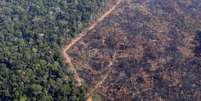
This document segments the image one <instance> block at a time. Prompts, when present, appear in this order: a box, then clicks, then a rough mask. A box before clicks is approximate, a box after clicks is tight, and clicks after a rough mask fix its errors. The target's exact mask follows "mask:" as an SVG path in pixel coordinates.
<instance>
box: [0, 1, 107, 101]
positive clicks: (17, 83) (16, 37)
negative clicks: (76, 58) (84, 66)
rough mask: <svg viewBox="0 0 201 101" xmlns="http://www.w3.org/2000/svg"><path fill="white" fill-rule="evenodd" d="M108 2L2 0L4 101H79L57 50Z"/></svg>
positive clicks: (0, 79) (0, 83) (0, 96)
mask: <svg viewBox="0 0 201 101" xmlns="http://www.w3.org/2000/svg"><path fill="white" fill-rule="evenodd" d="M103 5H104V0H1V1H0V100H1V101H2V100H5V101H9V100H12V101H19V100H20V101H27V100H28V101H29V100H31V101H52V100H58V101H74V100H76V101H80V100H83V98H84V93H85V91H84V90H83V89H81V88H76V87H75V86H74V85H73V81H72V79H70V77H69V75H68V71H66V69H65V65H64V63H63V61H62V58H61V56H60V53H59V50H60V48H61V47H62V45H64V43H65V41H66V39H70V38H71V37H73V36H74V35H75V34H76V33H78V32H80V31H81V30H82V29H83V28H84V26H86V23H87V22H88V21H89V20H90V19H92V18H93V17H94V16H95V13H97V11H98V10H99V8H100V7H101V6H103Z"/></svg>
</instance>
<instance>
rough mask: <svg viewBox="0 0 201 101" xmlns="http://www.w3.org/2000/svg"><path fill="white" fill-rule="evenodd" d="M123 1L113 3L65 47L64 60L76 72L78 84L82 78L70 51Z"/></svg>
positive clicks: (79, 84)
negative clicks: (69, 53) (72, 60)
mask: <svg viewBox="0 0 201 101" xmlns="http://www.w3.org/2000/svg"><path fill="white" fill-rule="evenodd" d="M121 1H122V0H118V1H117V2H116V4H115V5H113V6H112V7H111V8H110V9H109V10H108V11H106V12H105V13H104V14H103V15H101V16H100V18H98V19H97V20H96V21H95V22H94V23H92V24H91V25H90V26H89V27H87V28H86V30H84V31H83V32H81V33H80V34H78V36H77V37H75V38H74V39H72V40H71V42H70V43H69V44H67V45H66V46H65V47H64V48H63V50H62V53H63V57H64V61H65V63H66V64H68V65H69V68H70V69H71V70H72V71H73V72H74V79H75V80H76V81H77V84H78V86H81V84H82V80H81V78H80V77H79V74H78V73H77V71H76V70H75V68H74V65H73V63H72V62H71V57H70V56H69V55H68V51H69V50H70V49H71V48H72V46H73V45H75V44H76V43H77V42H79V41H80V40H81V39H82V38H83V37H84V36H86V35H87V33H88V32H89V31H91V30H92V29H94V28H95V27H96V26H97V24H99V23H100V22H101V21H103V20H104V19H105V18H106V17H108V16H109V15H110V14H111V13H112V12H113V11H114V10H115V9H116V8H117V6H118V5H119V4H120V3H121Z"/></svg>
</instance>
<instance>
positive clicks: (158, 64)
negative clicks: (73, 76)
mask: <svg viewBox="0 0 201 101" xmlns="http://www.w3.org/2000/svg"><path fill="white" fill-rule="evenodd" d="M200 29H201V2H200V1H199V0H165V1H164V0H124V1H123V2H122V3H121V5H120V6H119V7H118V9H117V10H116V11H115V12H113V14H112V15H111V16H109V17H108V18H106V19H105V20H104V21H103V22H101V23H100V24H99V25H98V26H96V28H95V29H93V30H92V31H90V32H89V33H88V35H87V36H85V37H84V38H82V40H81V41H79V42H78V43H77V44H76V45H74V46H73V47H72V49H71V50H70V51H69V55H70V56H71V57H72V59H73V64H74V65H75V67H76V70H77V71H78V73H79V75H80V77H81V78H82V79H83V83H84V84H85V87H86V88H88V90H89V91H90V90H92V89H94V87H95V86H96V85H97V83H98V82H100V81H101V80H102V79H103V78H104V77H105V76H106V75H107V74H109V75H107V77H106V79H105V80H104V81H103V83H102V84H101V85H100V86H99V87H98V88H97V89H96V90H95V93H96V95H95V96H99V97H98V98H99V100H100V99H102V100H103V101H141V100H143V101H144V100H145V101H200V100H201V76H200V73H201V68H200V66H201V57H200V54H201V51H200V47H201V45H200V44H201V41H200V40H201V35H200V34H201V32H200ZM111 62H112V64H110V63H111Z"/></svg>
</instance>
